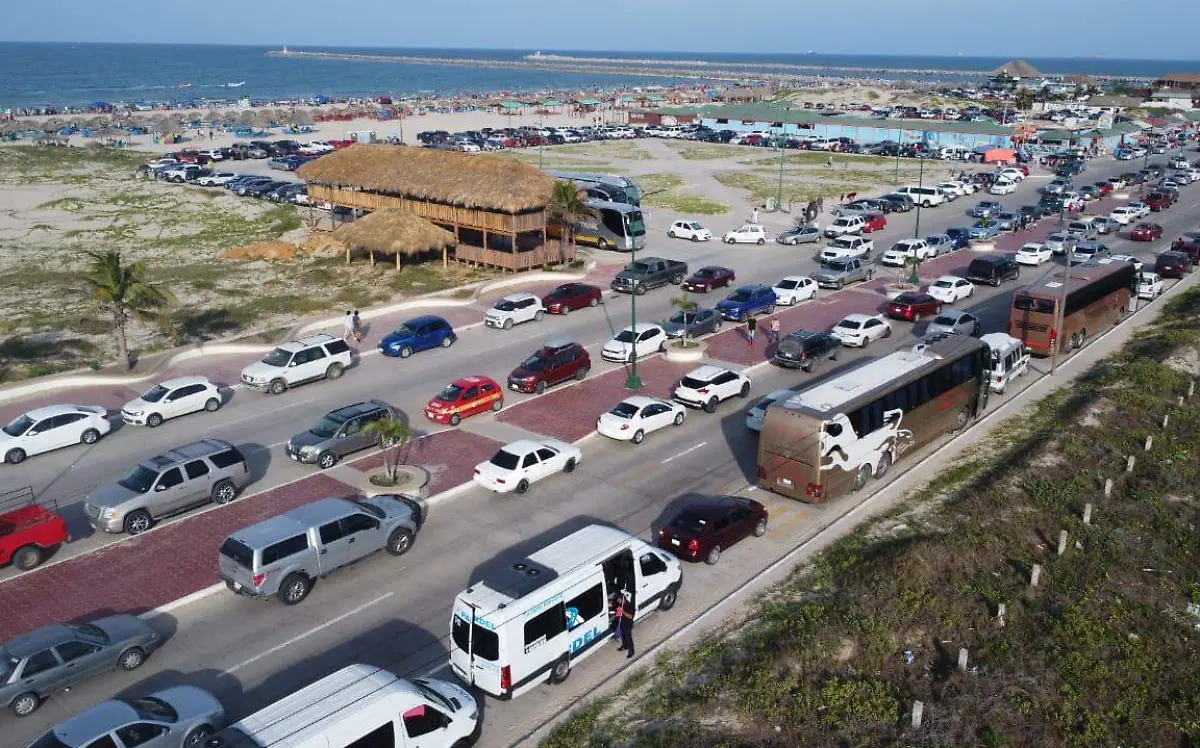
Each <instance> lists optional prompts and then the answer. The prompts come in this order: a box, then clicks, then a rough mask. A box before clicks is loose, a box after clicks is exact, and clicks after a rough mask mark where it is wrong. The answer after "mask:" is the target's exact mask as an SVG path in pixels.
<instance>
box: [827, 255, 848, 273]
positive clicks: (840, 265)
mask: <svg viewBox="0 0 1200 748" xmlns="http://www.w3.org/2000/svg"><path fill="white" fill-rule="evenodd" d="M824 265H825V267H827V268H829V269H830V270H833V271H836V272H841V271H843V270H846V269H847V268H849V267H850V261H849V260H846V259H843V258H839V259H836V260H828V261H826V262H825V263H824Z"/></svg>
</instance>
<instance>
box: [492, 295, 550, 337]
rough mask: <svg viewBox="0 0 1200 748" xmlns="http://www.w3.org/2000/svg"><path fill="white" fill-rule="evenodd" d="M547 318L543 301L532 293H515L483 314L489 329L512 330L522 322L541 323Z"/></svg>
mask: <svg viewBox="0 0 1200 748" xmlns="http://www.w3.org/2000/svg"><path fill="white" fill-rule="evenodd" d="M545 316H546V308H545V307H544V306H542V300H541V299H539V298H538V297H536V296H534V295H533V294H531V293H514V294H509V295H508V296H505V297H504V298H503V299H500V300H499V301H497V302H496V306H494V307H492V308H491V309H489V310H487V311H486V312H484V314H483V322H484V324H486V325H487V326H488V327H495V328H497V329H503V330H511V329H512V327H513V325H519V324H521V323H522V322H529V321H533V322H541V321H542V319H543V318H545Z"/></svg>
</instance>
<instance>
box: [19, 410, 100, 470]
mask: <svg viewBox="0 0 1200 748" xmlns="http://www.w3.org/2000/svg"><path fill="white" fill-rule="evenodd" d="M107 413H108V411H107V410H106V409H105V408H102V407H100V406H99V405H47V406H46V407H44V408H34V409H33V410H31V411H29V412H28V413H26V414H24V415H21V416H17V417H16V418H14V419H13V420H12V421H10V422H9V424H8V425H7V426H5V427H4V428H3V429H0V455H2V456H3V457H4V461H5V462H7V463H9V464H10V465H16V464H18V463H20V462H24V460H25V458H26V457H29V456H30V455H36V454H41V453H42V452H49V451H51V450H55V449H60V448H62V447H69V446H71V445H72V444H95V443H96V442H98V441H99V440H100V437H102V436H104V435H105V434H107V433H108V432H109V431H111V430H112V424H111V423H109V421H108V418H107V417H106V415H107Z"/></svg>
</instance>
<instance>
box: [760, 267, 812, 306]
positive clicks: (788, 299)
mask: <svg viewBox="0 0 1200 748" xmlns="http://www.w3.org/2000/svg"><path fill="white" fill-rule="evenodd" d="M771 290H772V291H774V292H775V299H776V301H777V302H778V303H779V304H781V305H783V306H792V305H793V304H799V303H800V302H801V301H809V300H812V299H815V298H817V282H816V281H814V280H813V279H812V278H809V277H808V276H805V275H788V276H785V277H783V278H780V279H779V280H778V281H777V282H776V283H775V285H774V286H772V287H771Z"/></svg>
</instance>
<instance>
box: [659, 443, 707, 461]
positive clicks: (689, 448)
mask: <svg viewBox="0 0 1200 748" xmlns="http://www.w3.org/2000/svg"><path fill="white" fill-rule="evenodd" d="M705 444H708V442H700V443H699V444H697V445H695V446H693V447H688V448H687V449H685V450H683V451H682V452H680V453H679V454H677V455H672V456H671V457H668V458H667V459H665V460H663V461H662V464H663V465H666V464H667V463H668V462H670V461H671V460H676V459H679V458H680V457H683V456H684V455H686V454H691V453H692V452H695V451H696V450H697V449H700V448H701V447H703V446H704V445H705Z"/></svg>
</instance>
